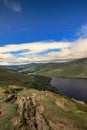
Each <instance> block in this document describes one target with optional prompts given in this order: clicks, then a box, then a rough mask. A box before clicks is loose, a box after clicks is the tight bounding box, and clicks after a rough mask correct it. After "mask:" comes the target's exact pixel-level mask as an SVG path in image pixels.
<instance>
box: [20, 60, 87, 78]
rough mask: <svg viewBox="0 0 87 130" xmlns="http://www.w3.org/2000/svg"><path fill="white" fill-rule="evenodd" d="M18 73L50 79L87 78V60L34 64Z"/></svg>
mask: <svg viewBox="0 0 87 130" xmlns="http://www.w3.org/2000/svg"><path fill="white" fill-rule="evenodd" d="M18 72H20V73H24V74H35V75H37V74H38V75H44V76H48V77H69V78H87V58H83V59H78V60H74V61H70V62H66V63H47V64H33V65H32V66H27V67H25V68H24V69H20V70H18Z"/></svg>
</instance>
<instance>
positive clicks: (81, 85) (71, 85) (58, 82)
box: [51, 78, 87, 102]
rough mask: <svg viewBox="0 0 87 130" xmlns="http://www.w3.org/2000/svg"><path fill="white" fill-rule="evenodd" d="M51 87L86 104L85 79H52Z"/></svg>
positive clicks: (86, 86) (86, 87)
mask: <svg viewBox="0 0 87 130" xmlns="http://www.w3.org/2000/svg"><path fill="white" fill-rule="evenodd" d="M51 85H52V86H55V87H56V88H57V89H58V90H59V92H61V93H62V94H64V95H66V96H69V97H71V98H75V99H77V100H80V101H85V102H87V79H68V78H53V79H52V80H51Z"/></svg>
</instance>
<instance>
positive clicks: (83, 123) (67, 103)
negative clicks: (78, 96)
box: [0, 69, 87, 130]
mask: <svg viewBox="0 0 87 130" xmlns="http://www.w3.org/2000/svg"><path fill="white" fill-rule="evenodd" d="M41 90H44V91H41ZM86 129H87V104H86V103H84V102H78V101H76V100H73V99H70V98H68V97H65V96H63V95H61V94H59V93H58V92H57V90H56V89H55V88H54V87H52V86H50V78H46V77H44V76H33V75H29V76H28V75H23V74H19V73H14V72H12V71H8V70H7V69H4V70H3V69H0V130H86Z"/></svg>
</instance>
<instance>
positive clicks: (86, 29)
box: [76, 24, 87, 38]
mask: <svg viewBox="0 0 87 130" xmlns="http://www.w3.org/2000/svg"><path fill="white" fill-rule="evenodd" d="M76 36H78V37H80V38H85V37H87V24H85V25H82V26H81V28H80V29H78V31H77V32H76Z"/></svg>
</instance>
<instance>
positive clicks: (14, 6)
mask: <svg viewBox="0 0 87 130" xmlns="http://www.w3.org/2000/svg"><path fill="white" fill-rule="evenodd" d="M3 2H4V5H5V6H6V7H8V8H10V9H12V10H13V11H15V12H17V13H20V12H21V10H22V7H21V5H20V3H17V2H14V1H12V0H3Z"/></svg>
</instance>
